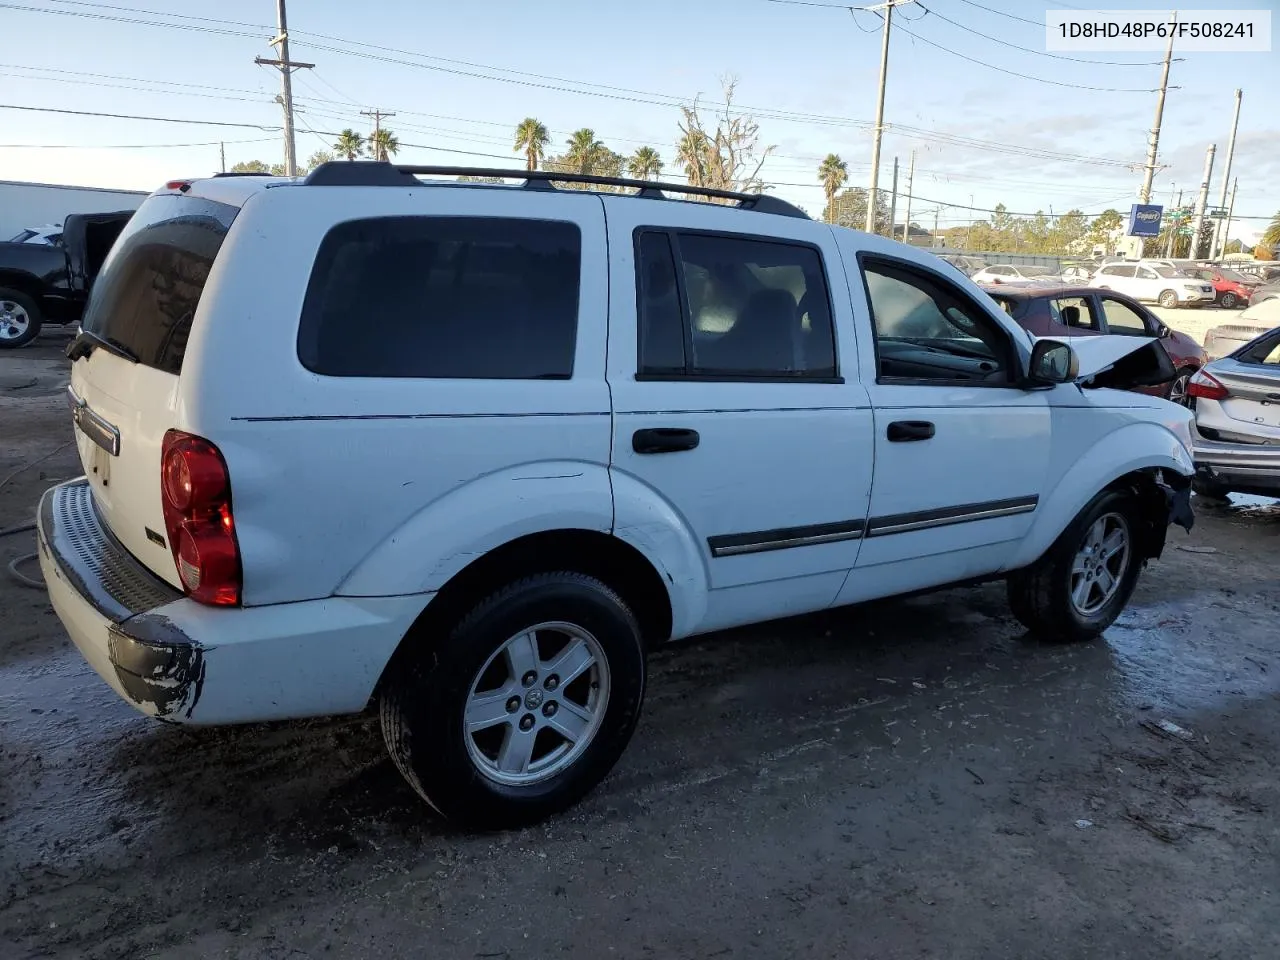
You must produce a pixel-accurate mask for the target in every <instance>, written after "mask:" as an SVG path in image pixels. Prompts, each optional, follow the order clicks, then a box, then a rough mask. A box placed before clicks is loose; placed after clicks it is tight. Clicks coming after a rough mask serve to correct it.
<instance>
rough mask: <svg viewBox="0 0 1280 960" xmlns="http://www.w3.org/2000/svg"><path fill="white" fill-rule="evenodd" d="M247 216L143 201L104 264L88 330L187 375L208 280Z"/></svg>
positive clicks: (161, 199) (185, 201)
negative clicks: (237, 222)
mask: <svg viewBox="0 0 1280 960" xmlns="http://www.w3.org/2000/svg"><path fill="white" fill-rule="evenodd" d="M239 212H240V209H239V207H233V206H230V205H228V204H225V203H215V202H214V201H212V200H204V199H202V198H200V197H184V196H179V195H176V194H164V195H161V196H155V197H149V198H148V199H147V200H145V201H143V204H142V206H141V207H139V208H138V212H137V213H135V214H134V215H133V218H132V219H131V220H130V221H129V223H128V225H127V226H126V227H125V228H124V230H123V231H122V232H121V233H120V236H119V237H118V238H117V239H116V242H115V245H114V246H113V247H112V248H111V253H110V254H108V256H107V258H106V260H105V261H104V262H103V265H102V271H101V272H100V273H99V274H98V276H97V278H96V279H95V281H94V283H93V291H92V293H91V294H90V296H89V303H88V306H87V307H86V308H85V314H84V319H83V321H82V322H81V326H82V328H83V329H85V330H88V331H90V332H92V333H96V334H98V335H99V336H101V337H103V338H105V339H107V340H110V341H112V342H113V343H116V344H118V345H119V346H122V347H124V348H126V349H128V350H130V351H132V352H133V353H134V354H135V355H136V356H137V357H138V362H139V363H142V364H145V365H146V366H148V367H154V368H156V369H157V370H163V371H165V372H166V373H172V374H178V373H180V372H181V371H182V358H183V356H184V354H185V353H186V350H187V339H188V337H189V336H190V335H191V321H192V319H193V318H194V317H195V312H196V307H198V306H199V305H200V295H201V294H202V293H203V292H204V285H205V281H206V280H208V279H209V271H210V270H211V269H212V268H213V261H214V260H215V259H216V258H217V256H218V251H219V250H220V249H221V248H222V241H223V240H224V239H226V236H227V230H228V229H230V227H231V222H232V221H233V220H234V219H235V217H236V214H237V213H239ZM90 239H91V238H90Z"/></svg>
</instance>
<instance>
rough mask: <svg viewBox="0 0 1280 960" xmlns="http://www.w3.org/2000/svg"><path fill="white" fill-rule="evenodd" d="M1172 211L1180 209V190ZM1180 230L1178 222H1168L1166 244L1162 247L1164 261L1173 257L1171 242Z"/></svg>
mask: <svg viewBox="0 0 1280 960" xmlns="http://www.w3.org/2000/svg"><path fill="white" fill-rule="evenodd" d="M1173 209H1175V210H1181V209H1182V191H1181V190H1179V191H1178V202H1177V203H1175V204H1174V205H1173ZM1180 229H1182V228H1181V226H1180V225H1179V223H1178V221H1176V220H1170V221H1169V237H1168V242H1166V243H1165V245H1164V255H1165V259H1168V258H1170V257H1172V256H1173V241H1174V238H1175V237H1176V236H1177V235H1178V231H1179V230H1180Z"/></svg>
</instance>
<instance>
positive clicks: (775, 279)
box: [636, 229, 836, 380]
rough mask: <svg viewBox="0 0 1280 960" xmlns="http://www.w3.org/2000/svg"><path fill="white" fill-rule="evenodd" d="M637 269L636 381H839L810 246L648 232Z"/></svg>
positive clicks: (827, 304)
mask: <svg viewBox="0 0 1280 960" xmlns="http://www.w3.org/2000/svg"><path fill="white" fill-rule="evenodd" d="M636 271H637V277H636V279H637V284H636V286H637V297H638V302H637V306H638V311H637V312H638V318H639V338H640V340H639V364H638V368H637V373H639V374H640V375H641V376H649V377H661V378H672V377H693V378H697V377H704V378H711V379H729V380H734V379H741V380H761V379H763V380H772V379H788V380H790V379H829V378H834V377H835V376H836V360H835V336H834V331H833V329H832V320H831V299H830V296H829V294H828V292H827V281H826V273H825V271H824V269H823V264H822V256H821V254H820V253H819V252H818V250H817V249H816V248H814V247H810V246H806V245H804V244H799V243H789V242H783V241H776V240H764V239H756V238H754V237H742V236H727V235H724V234H703V233H694V232H685V231H670V232H668V231H660V230H656V229H655V230H644V231H641V232H640V233H639V234H638V235H637V238H636Z"/></svg>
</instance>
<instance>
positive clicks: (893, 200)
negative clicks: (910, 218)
mask: <svg viewBox="0 0 1280 960" xmlns="http://www.w3.org/2000/svg"><path fill="white" fill-rule="evenodd" d="M897 217H898V158H897V157H894V158H893V192H892V193H891V194H889V239H890V240H892V239H893V233H894V230H893V225H894V224H895V223H897Z"/></svg>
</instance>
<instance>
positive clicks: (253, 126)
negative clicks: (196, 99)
mask: <svg viewBox="0 0 1280 960" xmlns="http://www.w3.org/2000/svg"><path fill="white" fill-rule="evenodd" d="M0 110H24V111H27V112H31V113H62V114H68V115H70V116H75V117H109V118H111V119H113V120H153V121H155V122H156V123H190V124H198V125H200V126H205V127H241V128H243V129H249V130H262V131H271V132H275V131H279V130H280V129H281V128H280V127H273V126H271V125H270V124H265V123H232V122H230V121H227V120H179V119H177V118H175V117H144V116H139V115H137V114H132V113H99V112H97V111H95V110H66V109H61V108H58V107H26V106H21V105H19V104H16V103H0Z"/></svg>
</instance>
